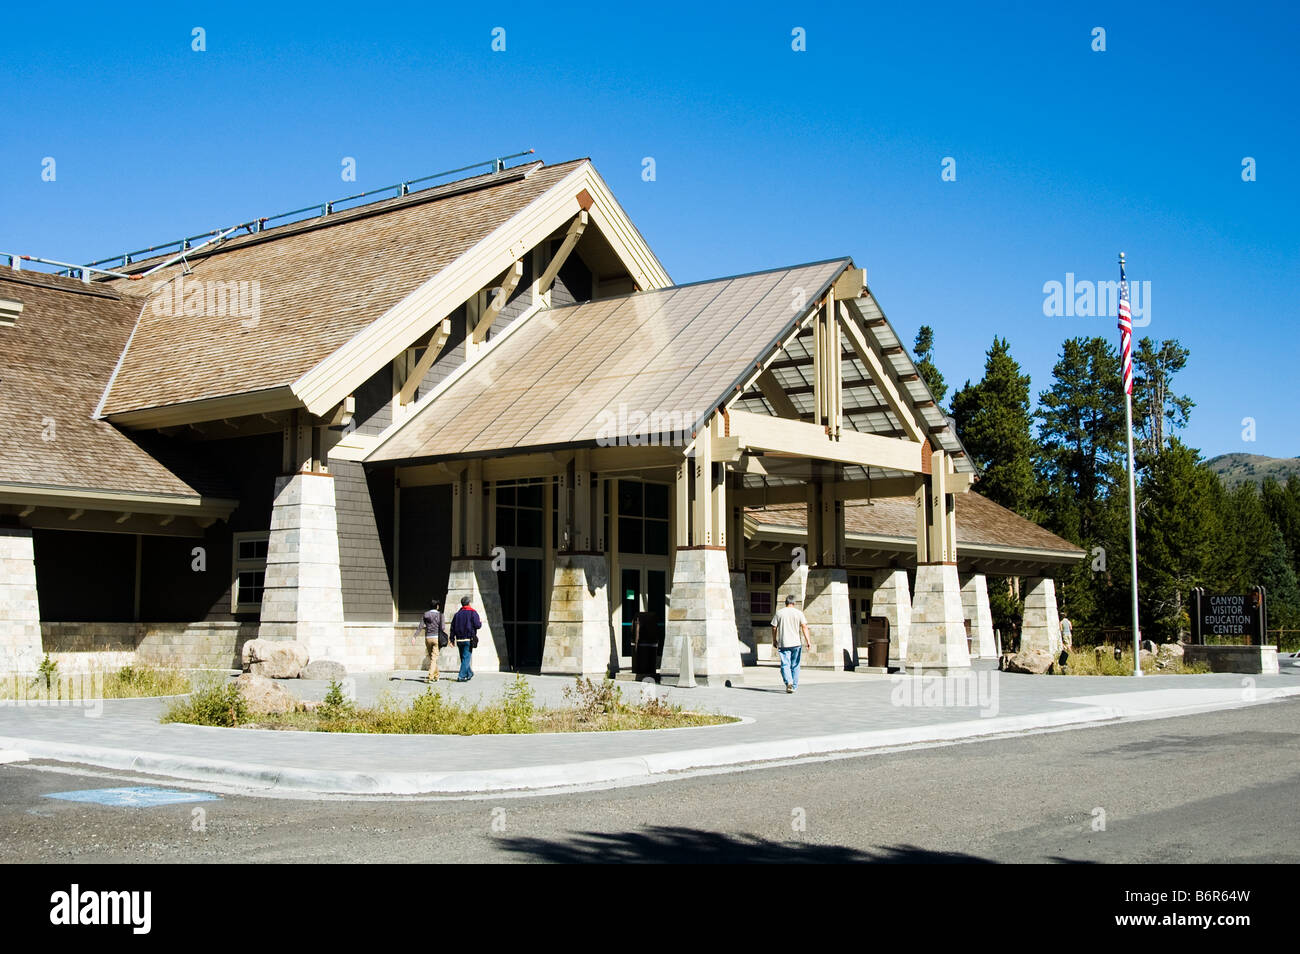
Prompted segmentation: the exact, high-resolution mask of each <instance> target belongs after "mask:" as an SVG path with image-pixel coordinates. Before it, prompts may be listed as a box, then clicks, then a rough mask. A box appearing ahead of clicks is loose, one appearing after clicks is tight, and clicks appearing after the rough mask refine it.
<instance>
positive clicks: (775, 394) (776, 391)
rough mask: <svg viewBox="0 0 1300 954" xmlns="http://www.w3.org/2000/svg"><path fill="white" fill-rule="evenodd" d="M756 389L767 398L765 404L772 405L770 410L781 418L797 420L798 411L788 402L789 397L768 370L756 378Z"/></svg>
mask: <svg viewBox="0 0 1300 954" xmlns="http://www.w3.org/2000/svg"><path fill="white" fill-rule="evenodd" d="M758 389H759V390H760V391H762V392H763V397H765V398H767V403H768V404H770V405H772V410H774V411H776V413H777V414H779V415H780V416H781V417H788V418H793V419H794V420H798V419H799V409H798V408H797V407H795V406H794V402H793V401H791V400H790V396H789V395H788V394H787V393H786V392H785V390H784V389H783V388H782V387H781V384H780V382H778V381H777V380H776V375H774V374H773V373H772V370H771V369H770V368H769V369H768V370H766V371H764V372H763V373H762V374H760V375H759V376H758Z"/></svg>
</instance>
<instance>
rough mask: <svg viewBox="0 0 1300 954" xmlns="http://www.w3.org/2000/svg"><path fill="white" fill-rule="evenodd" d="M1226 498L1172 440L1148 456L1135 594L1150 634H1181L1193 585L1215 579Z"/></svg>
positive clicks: (1194, 457)
mask: <svg viewBox="0 0 1300 954" xmlns="http://www.w3.org/2000/svg"><path fill="white" fill-rule="evenodd" d="M1225 500H1226V494H1225V493H1224V491H1223V484H1222V483H1221V482H1220V481H1219V478H1218V475H1217V474H1215V473H1214V471H1212V470H1210V468H1209V467H1207V466H1206V465H1205V463H1204V462H1203V461H1202V460H1201V459H1200V455H1199V454H1198V453H1197V452H1196V451H1195V450H1193V449H1192V448H1189V447H1187V446H1185V445H1184V444H1183V443H1182V442H1181V441H1179V440H1178V439H1177V438H1172V439H1171V440H1170V441H1169V444H1168V446H1167V447H1165V448H1164V449H1163V450H1161V451H1160V452H1159V453H1158V454H1156V455H1155V456H1153V457H1151V458H1150V459H1149V461H1148V466H1147V471H1146V478H1145V479H1144V480H1143V482H1142V487H1141V492H1140V494H1139V505H1138V528H1137V529H1138V580H1139V582H1140V586H1139V588H1138V598H1139V600H1140V602H1141V611H1142V629H1143V632H1144V633H1145V634H1147V635H1149V636H1150V637H1151V638H1153V639H1157V640H1164V641H1168V640H1174V639H1178V638H1180V637H1182V636H1183V635H1184V634H1186V633H1187V631H1188V630H1189V628H1190V625H1191V618H1190V615H1189V610H1188V604H1189V601H1190V595H1191V591H1192V589H1193V588H1194V587H1197V586H1212V585H1213V583H1214V582H1215V579H1216V577H1217V575H1218V573H1219V570H1220V563H1219V557H1218V553H1219V548H1220V544H1221V541H1222V539H1223V535H1224V523H1223V517H1224V503H1225Z"/></svg>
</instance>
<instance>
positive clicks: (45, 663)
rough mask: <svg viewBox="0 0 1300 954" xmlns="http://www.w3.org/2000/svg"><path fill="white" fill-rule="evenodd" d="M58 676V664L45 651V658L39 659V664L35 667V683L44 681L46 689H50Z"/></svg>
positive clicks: (38, 683)
mask: <svg viewBox="0 0 1300 954" xmlns="http://www.w3.org/2000/svg"><path fill="white" fill-rule="evenodd" d="M58 678H59V664H58V663H57V662H55V661H54V660H53V659H51V658H50V654H49V653H46V654H45V658H44V659H42V660H41V664H40V665H39V666H37V667H36V684H37V685H40V684H41V683H44V684H45V688H46V689H51V688H53V686H54V682H55V680H57V679H58Z"/></svg>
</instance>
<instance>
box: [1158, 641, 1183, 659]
mask: <svg viewBox="0 0 1300 954" xmlns="http://www.w3.org/2000/svg"><path fill="white" fill-rule="evenodd" d="M1156 655H1157V656H1159V657H1160V658H1161V659H1182V658H1183V647H1182V644H1181V643H1161V644H1160V649H1159V650H1157V651H1156Z"/></svg>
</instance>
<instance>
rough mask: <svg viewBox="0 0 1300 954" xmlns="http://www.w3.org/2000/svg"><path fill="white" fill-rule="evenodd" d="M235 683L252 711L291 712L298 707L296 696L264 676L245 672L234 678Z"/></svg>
mask: <svg viewBox="0 0 1300 954" xmlns="http://www.w3.org/2000/svg"><path fill="white" fill-rule="evenodd" d="M235 685H237V686H238V687H239V692H240V694H241V695H242V696H243V697H244V699H245V701H247V702H248V708H249V709H251V710H252V711H253V712H263V713H272V712H276V713H278V712H293V711H294V710H295V709H297V708H298V707H299V703H298V699H297V697H296V696H294V695H293V694H292V693H291V692H289V691H288V690H287V689H285V688H284V687H283V686H281V685H279V684H278V683H275V682H272V681H271V680H270V679H268V678H266V677H265V676H256V675H254V674H253V673H251V672H246V673H244V674H243V675H242V676H240V677H239V678H238V679H236V680H235Z"/></svg>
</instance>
